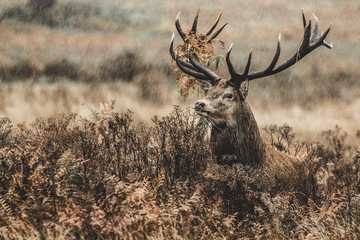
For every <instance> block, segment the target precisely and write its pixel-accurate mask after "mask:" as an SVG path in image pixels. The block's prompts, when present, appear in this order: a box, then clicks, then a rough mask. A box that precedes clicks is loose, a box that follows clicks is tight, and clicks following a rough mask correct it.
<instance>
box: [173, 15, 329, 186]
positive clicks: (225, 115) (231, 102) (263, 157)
mask: <svg viewBox="0 0 360 240" xmlns="http://www.w3.org/2000/svg"><path fill="white" fill-rule="evenodd" d="M198 13H199V12H198ZM220 16H221V15H219V17H218V19H217V20H216V22H215V24H214V25H213V26H212V27H211V28H210V30H209V31H208V32H207V33H206V34H205V35H200V34H199V35H194V36H195V37H197V36H198V37H202V38H208V40H207V41H208V42H211V41H212V40H213V39H214V38H215V37H216V36H217V35H218V34H219V33H220V32H221V30H222V29H223V28H224V27H225V25H226V24H225V25H224V26H222V27H221V28H220V29H219V30H218V31H216V32H215V33H214V34H212V35H211V33H212V32H213V30H214V29H215V27H216V25H217V24H218V22H219V18H220ZM302 18H303V25H304V33H303V36H302V41H301V43H300V46H299V48H298V49H297V51H296V52H295V54H294V55H293V56H292V57H291V58H290V59H288V60H287V61H285V62H283V63H282V64H280V65H278V66H276V65H277V61H278V59H279V56H280V36H281V35H279V39H278V43H277V48H276V52H275V56H274V58H273V59H272V61H271V63H270V64H269V66H268V67H267V68H266V69H265V70H263V71H258V72H252V73H250V71H249V70H250V64H251V56H252V53H251V52H250V54H249V57H248V60H247V64H246V67H245V70H244V72H243V73H238V72H236V71H235V69H234V67H233V64H232V63H231V61H230V53H231V49H232V45H231V46H230V48H229V50H228V51H227V53H226V64H227V67H228V70H229V73H230V78H228V79H225V78H221V77H219V76H218V75H217V74H216V73H215V72H213V71H212V70H211V69H209V68H207V67H205V66H204V65H203V64H202V63H201V62H200V60H199V58H198V56H197V55H196V53H195V52H193V51H192V50H191V46H190V41H189V37H191V36H190V35H191V34H196V32H197V30H196V28H197V21H198V14H197V15H196V17H195V20H194V23H193V26H192V29H191V31H189V32H188V33H186V34H185V33H184V31H183V30H182V28H181V26H180V22H179V14H178V16H177V17H176V24H175V25H176V29H177V31H178V33H179V35H180V36H181V38H182V39H183V40H184V42H185V43H186V44H189V46H188V61H186V60H181V59H179V58H178V56H177V53H176V52H175V51H174V49H173V44H174V34H173V37H172V39H171V42H170V54H171V56H172V58H173V59H174V60H175V61H176V64H177V66H178V67H179V69H180V70H181V71H183V72H184V73H186V74H188V75H190V76H193V77H195V78H196V79H197V81H198V83H199V85H200V86H201V87H202V88H203V89H204V91H205V93H206V96H205V98H204V99H201V100H199V101H197V102H195V111H196V112H197V113H198V114H199V115H201V116H204V117H206V118H207V119H208V120H209V121H210V122H211V123H212V126H213V127H212V130H211V141H212V143H213V150H214V153H215V154H216V156H217V157H218V163H219V164H226V165H228V164H230V165H231V164H234V163H241V164H242V165H244V166H248V167H250V168H262V169H264V168H265V169H269V170H270V171H268V173H270V175H271V177H272V179H273V180H275V182H278V183H279V181H280V182H284V181H285V182H286V181H287V180H288V178H292V179H294V178H295V177H296V175H299V173H300V172H301V171H300V166H299V165H300V160H298V159H297V158H295V157H291V156H289V155H287V154H285V153H283V152H280V151H278V150H276V149H274V148H272V147H271V146H269V145H267V144H265V143H264V141H263V140H262V138H261V137H260V132H259V127H258V125H257V123H256V120H255V118H254V115H253V113H252V111H251V109H250V106H249V104H248V102H247V100H246V97H247V95H248V89H249V81H252V80H255V79H258V78H263V77H267V76H270V75H273V74H276V73H278V72H281V71H283V70H285V69H287V68H289V67H290V66H292V65H294V64H295V63H296V62H298V61H300V60H301V59H302V58H303V57H305V56H306V55H307V54H309V53H310V52H312V51H313V50H315V49H316V48H317V47H319V46H322V45H323V46H325V47H327V48H332V44H329V43H327V42H326V41H325V38H326V36H327V35H328V33H329V31H330V27H329V28H328V29H327V30H326V31H325V32H324V33H323V34H321V35H320V34H319V29H318V19H317V18H316V17H315V16H314V19H315V27H314V30H313V31H312V32H311V21H310V20H309V22H308V23H307V21H306V19H305V16H304V13H302Z"/></svg>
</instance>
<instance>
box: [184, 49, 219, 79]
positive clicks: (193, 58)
mask: <svg viewBox="0 0 360 240" xmlns="http://www.w3.org/2000/svg"><path fill="white" fill-rule="evenodd" d="M189 60H190V63H191V64H192V65H193V66H194V67H195V68H197V69H198V71H200V72H201V73H203V74H205V75H206V76H207V77H208V79H209V80H211V81H210V82H211V84H212V85H214V84H215V82H216V81H218V80H220V79H221V78H220V77H219V76H218V75H217V74H216V73H214V72H213V71H211V70H210V69H209V68H207V67H205V66H204V65H203V64H202V63H201V62H200V60H199V58H198V57H197V55H196V53H195V52H194V53H192V52H191V46H190V44H189Z"/></svg>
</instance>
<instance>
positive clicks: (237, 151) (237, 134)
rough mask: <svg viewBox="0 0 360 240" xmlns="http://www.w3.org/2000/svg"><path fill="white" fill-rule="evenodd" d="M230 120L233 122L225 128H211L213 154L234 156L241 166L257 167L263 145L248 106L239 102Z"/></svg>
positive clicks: (262, 156)
mask: <svg viewBox="0 0 360 240" xmlns="http://www.w3.org/2000/svg"><path fill="white" fill-rule="evenodd" d="M230 118H232V119H233V121H230V122H231V123H229V124H227V125H226V126H223V127H221V128H217V127H213V128H212V132H211V139H212V141H213V144H214V151H215V154H216V155H217V156H218V157H221V156H223V155H235V156H236V159H237V161H238V162H240V163H242V164H245V165H258V164H259V163H261V162H262V161H263V159H264V156H265V147H264V146H265V145H264V143H263V141H262V139H261V136H260V131H259V127H258V125H257V123H256V121H255V117H254V115H253V113H252V111H251V109H250V106H249V104H248V103H247V102H246V101H245V102H240V103H239V105H238V106H237V107H236V110H235V111H234V113H233V114H232V116H230Z"/></svg>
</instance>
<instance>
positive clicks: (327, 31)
mask: <svg viewBox="0 0 360 240" xmlns="http://www.w3.org/2000/svg"><path fill="white" fill-rule="evenodd" d="M330 29H331V23H330V27H329V28H328V29H326V31H325V33H323V35H321V37H320V41H321V42H322V45H324V46H325V47H327V48H329V49H332V48H333V44H332V43H328V42H326V41H325V38H326V36H327V35H328V34H329V32H330Z"/></svg>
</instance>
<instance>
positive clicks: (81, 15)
mask: <svg viewBox="0 0 360 240" xmlns="http://www.w3.org/2000/svg"><path fill="white" fill-rule="evenodd" d="M199 8H200V9H201V11H200V18H199V24H198V30H199V31H202V32H205V31H207V30H208V28H209V27H210V25H211V24H212V23H213V22H214V20H215V18H216V17H217V15H218V14H219V12H222V13H223V15H222V19H221V21H220V24H221V23H225V22H228V23H229V24H228V26H226V28H225V30H224V31H223V32H222V33H221V35H220V36H219V39H221V40H222V41H224V42H225V45H226V47H228V46H229V45H230V44H231V43H234V47H233V51H232V62H233V63H234V64H235V66H236V67H237V69H238V71H242V69H243V67H244V65H245V63H246V59H247V55H248V53H249V51H250V49H253V61H252V62H253V64H252V66H251V69H250V71H258V70H261V69H264V68H265V67H266V66H267V65H268V64H269V63H270V61H271V59H272V57H273V54H274V52H275V49H276V41H277V37H278V34H279V33H280V32H281V33H282V54H281V56H280V60H279V62H281V61H284V60H286V59H288V58H289V57H291V56H292V55H293V54H294V53H295V52H296V49H297V47H298V45H299V42H300V40H301V36H302V32H303V27H302V19H301V9H302V8H304V11H305V16H306V17H307V18H308V19H309V18H312V13H315V14H316V16H317V17H318V18H319V23H320V30H326V29H327V28H328V26H329V25H330V23H332V29H331V31H330V34H329V35H328V37H327V40H328V42H333V44H334V48H333V49H332V50H329V49H327V48H325V47H320V48H319V49H317V50H316V51H315V52H313V53H311V54H310V55H309V56H307V57H305V58H304V59H303V60H302V61H301V62H299V63H297V64H296V65H295V66H293V67H292V68H290V69H289V70H286V71H284V72H282V73H280V74H277V75H275V76H272V77H267V78H264V79H258V80H256V81H254V82H251V83H250V92H249V97H248V98H249V99H248V100H249V103H250V105H251V106H252V109H253V112H254V114H255V117H256V119H257V121H258V123H259V125H260V127H263V126H265V125H268V124H272V123H275V124H278V125H282V124H283V123H285V122H286V123H288V124H289V125H290V126H293V127H294V130H295V132H296V133H298V135H300V136H301V137H302V138H303V139H304V140H318V139H319V138H320V137H321V132H322V131H323V130H327V129H329V128H333V127H334V126H335V125H336V124H338V125H339V126H341V127H342V128H343V129H344V130H345V131H347V132H348V133H349V140H350V141H351V139H354V138H355V132H356V130H357V129H359V128H360V126H359V121H360V91H359V86H360V79H359V75H360V73H359V72H360V71H359V70H360V46H359V42H360V25H359V24H358V23H359V22H360V3H359V1H358V0H346V1H336V0H326V1H325V0H317V1H315V0H306V1H297V0H296V1H286V0H269V1H260V0H251V1H250V0H248V1H233V0H221V1H220V0H198V1H191V2H190V1H165V0H148V1H144V0H103V1H95V0H82V1H81V0H72V1H67V0H2V1H0V116H8V117H9V118H10V119H11V120H12V121H13V123H15V124H25V125H26V124H29V123H31V122H32V121H34V120H35V119H36V118H37V117H39V116H45V117H47V116H50V115H53V114H56V113H61V112H76V113H79V114H80V115H82V116H84V117H87V116H89V114H90V112H91V109H99V104H100V103H104V102H110V101H111V100H112V99H113V100H115V111H118V112H125V111H126V110H127V109H130V110H132V111H133V112H134V117H135V119H136V120H138V121H144V122H151V118H152V117H153V116H154V115H157V116H164V115H166V114H168V113H169V112H170V111H171V110H172V109H173V105H181V106H183V107H187V106H188V107H192V105H193V102H194V101H195V100H196V99H197V98H201V97H202V96H201V93H197V94H194V95H193V96H192V97H189V98H186V99H183V98H182V97H180V94H179V92H178V87H177V83H176V78H177V74H176V72H174V71H173V69H172V68H171V57H170V55H169V53H168V45H169V41H170V38H171V34H172V32H174V31H175V26H174V21H175V16H176V15H177V13H178V12H179V11H181V23H182V26H183V28H184V29H190V27H191V24H192V21H193V18H194V15H195V13H196V11H197V9H199ZM179 43H180V37H179V36H176V38H175V44H176V45H177V44H179ZM219 54H224V53H221V52H220V53H219ZM220 72H221V75H222V76H226V74H227V72H226V71H225V70H224V69H222V70H220Z"/></svg>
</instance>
